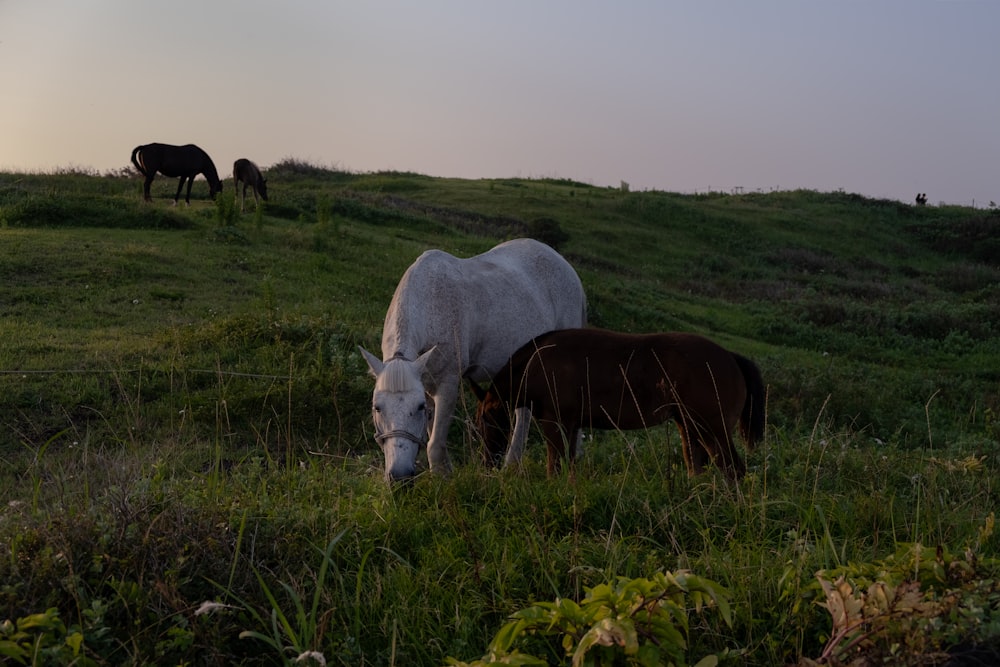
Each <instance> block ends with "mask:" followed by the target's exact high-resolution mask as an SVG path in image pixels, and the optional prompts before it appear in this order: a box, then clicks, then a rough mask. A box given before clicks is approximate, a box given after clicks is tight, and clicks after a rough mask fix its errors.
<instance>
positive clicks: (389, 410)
mask: <svg viewBox="0 0 1000 667" xmlns="http://www.w3.org/2000/svg"><path fill="white" fill-rule="evenodd" d="M358 349H360V350H361V354H362V355H363V356H364V358H365V361H367V362H368V369H369V370H370V371H371V374H372V375H373V376H374V377H375V391H374V392H372V421H373V422H374V423H375V441H376V442H378V444H379V446H380V447H381V448H382V452H383V453H384V454H385V478H386V480H387V481H389V482H394V481H399V480H404V479H409V478H410V477H413V475H414V473H415V471H416V467H417V454H418V453H419V452H420V446H421V445H423V444H424V443H425V442H426V441H427V429H428V410H427V397H426V395H425V392H424V375H425V373H426V372H427V362H428V360H429V359H430V356H431V354H432V353H433V352H434V349H433V348H431V349H430V350H428V351H427V352H424V353H423V354H422V355H420V356H419V357H417V359H416V360H415V361H409V360H407V359H404V358H402V357H393V358H392V359H389V360H388V361H385V362H383V361H381V360H379V358H378V357H376V356H375V355H373V354H372V353H370V352H368V351H367V350H365V349H364V348H358Z"/></svg>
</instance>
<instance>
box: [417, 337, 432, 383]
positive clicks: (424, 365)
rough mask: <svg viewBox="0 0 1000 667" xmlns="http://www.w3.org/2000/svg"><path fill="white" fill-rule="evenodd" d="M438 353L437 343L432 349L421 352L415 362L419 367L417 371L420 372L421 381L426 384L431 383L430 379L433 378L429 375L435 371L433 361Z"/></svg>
mask: <svg viewBox="0 0 1000 667" xmlns="http://www.w3.org/2000/svg"><path fill="white" fill-rule="evenodd" d="M436 355H437V345H435V346H434V347H432V348H431V349H429V350H427V351H426V352H424V353H423V354H421V355H420V356H419V357H417V360H416V361H414V362H413V364H414V366H416V368H417V372H418V373H419V374H420V381H421V382H423V383H424V384H430V383H429V382H428V380H429V379H433V378H429V377H428V376H429V375H432V374H433V372H434V371H433V369H434V363H433V362H434V357H435V356H436Z"/></svg>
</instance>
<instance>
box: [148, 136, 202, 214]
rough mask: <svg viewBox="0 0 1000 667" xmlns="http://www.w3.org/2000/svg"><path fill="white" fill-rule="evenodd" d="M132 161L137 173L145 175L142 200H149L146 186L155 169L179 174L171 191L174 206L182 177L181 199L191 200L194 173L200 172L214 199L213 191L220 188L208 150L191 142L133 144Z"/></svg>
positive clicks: (165, 173)
mask: <svg viewBox="0 0 1000 667" xmlns="http://www.w3.org/2000/svg"><path fill="white" fill-rule="evenodd" d="M132 164H134V165H135V168H136V169H138V170H139V173H140V174H142V175H143V176H145V177H146V182H145V183H143V185H142V193H143V196H144V198H145V200H146V201H152V200H153V199H152V197H150V196H149V186H150V185H151V184H152V183H153V178H154V177H155V176H156V172H160V173H161V174H163V175H164V176H179V177H180V181H179V182H178V183H177V194H175V195H174V206H176V205H177V200H178V199H180V196H181V188H183V187H184V181H187V183H188V187H187V196H186V197H185V198H184V201H185V202H187V203H188V204H190V203H191V186H192V185H193V184H194V177H195V176H197V175H198V174H203V175H204V176H205V179H206V180H207V181H208V193H209V195H210V196H211V197H212V199H215V195H216V194H218V193H220V192H222V181H221V180H220V179H219V172H218V171H216V170H215V164H214V163H213V162H212V158H210V157H208V153H206V152H205V151H203V150H201V149H200V148H198V147H197V146H195V145H194V144H187V145H186V146H171V145H170V144H146V145H145V146H136V147H135V148H134V149H133V150H132Z"/></svg>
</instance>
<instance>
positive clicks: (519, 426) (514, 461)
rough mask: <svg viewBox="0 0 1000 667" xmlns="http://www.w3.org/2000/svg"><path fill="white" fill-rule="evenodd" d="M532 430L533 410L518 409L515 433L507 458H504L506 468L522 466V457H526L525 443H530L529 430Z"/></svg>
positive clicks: (515, 418)
mask: <svg viewBox="0 0 1000 667" xmlns="http://www.w3.org/2000/svg"><path fill="white" fill-rule="evenodd" d="M530 428H531V410H530V409H528V408H517V409H516V410H514V432H513V433H511V436H510V445H509V446H508V447H507V456H506V458H504V462H503V464H504V466H505V467H509V466H515V465H520V463H521V457H522V456H524V443H526V442H527V441H528V430H529V429H530Z"/></svg>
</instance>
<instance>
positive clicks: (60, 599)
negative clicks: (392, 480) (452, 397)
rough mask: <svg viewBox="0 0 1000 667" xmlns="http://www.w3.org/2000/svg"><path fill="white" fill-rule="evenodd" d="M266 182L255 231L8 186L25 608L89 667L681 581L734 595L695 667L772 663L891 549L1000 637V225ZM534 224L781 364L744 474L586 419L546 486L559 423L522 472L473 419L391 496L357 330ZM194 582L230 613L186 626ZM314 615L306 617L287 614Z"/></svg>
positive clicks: (468, 635)
mask: <svg viewBox="0 0 1000 667" xmlns="http://www.w3.org/2000/svg"><path fill="white" fill-rule="evenodd" d="M267 177H268V184H269V190H270V191H271V198H272V201H271V202H269V203H268V204H266V205H265V206H264V207H263V209H262V210H261V211H258V212H257V213H247V214H245V215H242V216H241V215H240V214H239V212H238V209H236V208H234V205H233V202H232V184H231V183H228V182H227V184H226V190H225V191H224V193H223V195H224V196H223V197H221V198H220V200H219V201H218V202H216V203H213V202H210V201H207V200H205V199H199V200H197V201H195V202H194V203H193V204H192V206H191V207H190V208H185V207H178V208H171V207H170V206H169V200H170V199H171V197H172V194H173V191H174V189H175V187H176V185H175V183H174V182H173V179H165V178H162V177H161V178H159V179H158V180H157V181H156V182H155V183H154V187H153V191H154V197H155V198H156V200H155V201H154V203H153V204H144V203H142V201H141V182H140V181H139V180H136V179H134V178H128V177H124V176H122V175H108V176H98V175H93V174H78V173H72V172H67V173H58V174H9V173H8V174H0V276H2V280H3V285H4V287H3V289H2V290H0V313H2V318H0V334H2V335H0V500H2V501H3V506H4V508H5V509H3V510H2V513H0V542H2V543H4V546H5V547H8V548H9V551H10V553H11V557H10V559H9V560H8V561H6V562H3V563H0V617H2V618H10V619H13V620H16V619H17V618H20V617H24V616H25V615H27V614H30V613H36V612H43V611H45V610H46V609H48V608H54V609H57V610H58V613H59V617H60V619H61V621H62V622H64V624H65V626H66V628H64V630H65V632H64V633H63V634H65V635H67V636H69V635H71V634H72V632H73V629H74V627H75V628H76V629H78V630H80V631H81V632H82V633H83V635H84V636H85V637H86V641H85V647H86V648H85V649H84V650H83V653H85V654H86V655H87V656H88V657H89V658H91V659H94V660H96V661H97V662H98V664H100V663H102V662H106V663H109V664H112V663H113V664H121V663H123V662H128V661H133V662H135V663H137V664H138V663H148V662H159V663H161V664H163V663H165V662H169V663H170V664H173V663H180V662H184V661H188V662H189V663H199V664H200V663H206V664H209V663H216V662H231V661H235V660H240V661H244V662H246V663H248V664H253V663H262V664H272V663H278V664H280V663H281V662H282V661H283V660H288V659H292V658H294V657H295V655H297V654H298V653H300V652H301V651H302V650H305V649H306V648H309V649H314V650H317V651H321V652H323V653H324V654H325V656H326V659H327V661H328V662H329V663H331V664H333V663H336V664H345V665H348V664H350V665H357V664H370V665H381V664H400V665H402V664H443V662H444V661H445V658H446V657H448V656H452V657H455V658H459V659H466V660H468V659H473V658H477V657H479V656H480V655H482V654H483V653H484V651H485V649H486V646H487V644H488V643H489V641H490V639H491V638H492V637H493V634H494V633H495V632H496V631H497V630H498V629H499V628H500V626H501V625H502V624H503V622H504V619H505V618H507V616H508V615H509V614H510V613H512V612H513V611H516V610H517V609H520V608H522V607H524V606H525V605H528V604H531V603H533V602H535V601H537V600H544V599H554V598H559V597H572V598H575V599H577V600H580V599H582V597H583V595H584V591H585V589H587V588H589V587H592V586H595V585H597V584H600V583H603V582H606V581H612V580H614V577H616V576H626V577H646V576H650V575H651V574H652V573H654V572H657V571H664V570H675V569H684V568H687V569H691V570H693V571H695V572H697V573H698V574H701V575H704V576H706V577H709V578H711V579H713V580H715V581H718V582H720V583H722V584H723V585H724V586H726V587H727V588H728V590H729V593H730V595H731V598H732V603H733V608H734V620H733V623H732V626H731V627H728V626H726V625H725V624H722V622H721V621H719V620H718V619H711V618H705V619H701V618H700V617H699V618H698V619H696V620H695V621H693V626H692V628H693V629H692V632H691V636H690V637H689V641H688V643H689V649H688V654H689V655H690V660H691V662H692V663H694V662H697V660H698V658H699V657H700V656H702V655H709V654H717V655H723V654H724V651H727V650H728V651H732V652H735V654H740V652H742V654H740V655H739V656H738V657H734V658H733V660H734V661H737V662H742V663H745V664H760V665H773V664H782V663H789V662H794V661H796V660H798V659H800V658H804V657H806V656H813V657H816V656H818V655H819V654H820V653H821V651H822V650H823V646H824V643H825V642H827V640H828V639H829V638H830V635H831V625H830V616H829V614H828V613H827V612H826V611H825V610H823V609H822V608H821V607H819V606H818V605H816V604H815V602H816V600H817V599H822V598H823V595H822V589H821V588H820V587H819V584H818V583H817V581H816V580H815V578H814V574H815V572H816V571H817V570H820V569H824V570H826V571H828V572H830V573H834V572H837V571H838V570H837V568H847V567H849V566H850V564H855V569H854V570H851V571H850V572H847V574H851V575H852V576H854V577H855V579H856V580H857V581H858V582H860V581H867V579H866V577H868V578H872V577H873V576H874V575H871V573H870V572H868V571H867V570H864V569H863V568H862V567H861V566H860V565H857V564H859V563H861V564H868V565H871V567H872V568H874V569H876V570H877V568H878V567H882V571H894V570H892V567H895V566H896V565H893V566H890V565H887V564H886V563H888V562H890V561H891V562H892V563H894V564H897V565H898V567H899V568H901V570H903V571H905V570H906V568H907V567H910V566H912V568H916V570H919V567H920V564H921V562H923V561H920V559H919V558H917V557H915V558H917V560H916V561H914V562H913V563H908V564H898V563H897V561H896V560H892V559H895V558H897V554H898V553H899V552H901V551H902V552H905V553H911V552H912V553H914V554H919V553H921V552H920V551H919V550H915V549H914V548H912V545H915V544H922V545H927V546H930V547H934V548H937V547H940V549H941V552H937V553H938V555H937V556H933V555H932V556H931V557H930V560H934V559H935V558H938V559H939V560H940V559H941V558H944V557H943V556H940V554H941V553H947V554H950V553H956V554H963V553H974V554H976V556H977V559H976V561H975V563H974V564H972V565H969V564H968V563H966V567H967V569H968V568H971V569H972V570H973V571H974V573H975V576H974V577H971V578H970V581H972V580H974V581H976V582H978V584H977V585H981V586H984V587H985V588H984V589H983V590H980V589H976V593H975V594H976V595H980V594H982V595H983V596H987V597H988V595H993V596H994V597H992V598H989V599H990V600H992V602H991V603H984V604H982V605H980V607H979V610H980V612H982V613H981V614H980V617H977V618H976V621H977V622H978V623H979V625H975V624H974V623H972V622H971V621H969V622H965V621H963V622H962V623H952V624H951V625H950V626H949V627H953V628H958V630H955V631H954V632H953V633H952V634H949V635H947V636H944V635H945V633H943V632H941V633H938V634H937V635H934V634H932V636H933V637H935V639H941V641H940V642H939V643H940V644H941V645H943V646H946V647H947V646H953V645H961V646H967V645H969V644H970V642H971V643H975V642H980V641H986V642H987V643H988V640H990V639H992V640H993V641H995V640H996V637H997V636H998V635H1000V632H997V631H995V628H996V627H997V626H996V624H997V622H998V621H997V620H996V616H995V614H994V615H991V614H992V612H991V611H990V610H991V609H992V610H993V611H995V607H996V599H997V597H996V595H997V594H996V592H995V590H994V589H993V588H989V587H990V586H992V585H993V584H992V582H993V581H994V580H993V577H994V570H992V569H990V568H992V567H994V566H993V565H992V564H991V561H988V559H985V558H979V555H980V554H988V553H991V552H993V551H995V548H996V546H997V538H996V537H995V536H993V534H992V516H993V514H992V512H993V508H994V507H996V505H997V500H998V497H997V496H998V494H997V485H996V482H995V478H996V472H997V468H998V466H1000V459H998V454H1000V421H998V412H1000V336H998V334H1000V331H998V330H997V327H998V326H1000V325H998V324H997V323H998V322H1000V289H998V287H1000V264H998V260H997V258H998V257H1000V215H998V214H997V213H996V212H995V211H989V212H984V211H977V210H972V209H965V208H959V207H954V208H950V207H947V208H946V207H912V206H909V205H905V204H901V203H899V202H893V201H884V200H872V199H867V198H864V197H861V196H858V195H853V194H849V193H843V192H834V193H818V192H813V191H795V192H774V193H766V194H762V193H752V194H742V195H727V194H721V193H712V194H704V195H695V196H691V195H678V194H672V193H666V192H626V191H622V190H618V189H609V188H597V187H593V186H590V185H587V184H583V183H577V182H572V181H565V180H524V179H506V180H478V181H472V180H459V179H438V178H430V177H426V176H421V175H417V174H409V173H377V174H350V173H342V172H335V171H330V170H325V169H321V168H317V167H315V166H312V165H309V164H307V163H302V162H298V161H295V160H286V161H285V162H283V163H280V164H278V165H275V166H273V167H272V168H271V169H269V170H268V173H267ZM194 189H195V195H196V196H200V197H205V196H206V195H207V188H206V187H205V185H204V183H203V182H199V183H197V184H196V185H195V188H194ZM516 236H534V237H536V238H540V239H541V240H544V241H547V242H549V243H550V244H552V245H554V246H556V247H557V249H558V250H560V252H562V253H563V255H564V256H565V257H566V258H567V259H568V260H569V261H570V263H571V264H573V265H574V267H575V268H576V269H577V271H578V272H579V274H580V277H581V279H582V281H583V284H584V288H585V289H586V291H587V295H588V301H589V312H590V321H591V323H592V324H594V325H597V326H603V327H608V328H613V329H620V330H626V331H635V332H639V331H660V330H685V331H695V332H699V333H702V334H705V335H707V336H709V337H711V338H713V339H715V340H716V341H718V342H720V343H722V344H723V345H725V346H726V347H728V348H730V349H733V350H735V351H738V352H740V353H742V354H744V355H746V356H749V357H751V358H752V359H754V360H755V361H756V362H757V363H758V365H759V366H760V367H761V370H762V372H763V375H764V379H765V382H766V383H767V384H768V386H769V405H768V418H769V426H768V437H767V441H766V443H765V446H764V447H762V448H760V449H759V450H758V451H755V452H751V453H749V454H748V456H747V462H748V466H749V468H750V470H751V472H750V475H749V476H748V478H747V480H745V481H744V482H743V483H742V484H741V485H740V486H739V487H730V486H727V485H726V484H725V483H724V482H723V481H722V479H721V477H718V476H716V475H706V476H703V477H701V478H695V479H688V478H687V477H686V475H685V474H684V473H683V465H682V461H681V456H680V452H679V442H678V438H677V436H676V433H674V432H672V431H670V430H664V429H656V430H653V431H651V432H649V433H628V434H615V433H599V434H595V435H594V438H593V443H592V444H591V445H590V446H588V454H587V457H586V459H585V460H584V461H583V462H582V463H581V467H580V468H581V469H580V471H579V472H578V475H577V480H576V481H575V482H574V481H571V480H569V479H567V478H559V479H552V480H548V479H546V478H545V475H544V466H543V463H542V460H543V452H542V451H541V450H542V449H543V448H542V447H541V446H539V444H538V438H537V435H536V436H535V438H534V440H533V443H532V444H533V445H534V446H532V445H529V459H530V460H529V461H528V464H527V467H526V470H525V471H524V472H523V473H522V474H516V473H512V472H511V471H504V472H496V471H489V470H485V469H483V468H482V467H481V466H480V465H479V464H478V458H477V457H478V449H477V444H476V442H475V441H474V439H473V438H472V437H471V436H470V435H469V434H468V433H467V431H466V429H465V427H464V425H463V424H462V423H461V422H462V420H456V425H455V426H454V427H453V431H452V433H451V437H450V439H449V443H450V449H451V451H452V455H453V458H454V459H456V460H457V462H458V463H459V467H458V470H457V472H456V474H455V475H454V476H453V477H452V478H449V479H447V480H441V479H435V478H430V477H429V476H423V477H421V478H420V479H418V480H417V482H416V483H415V484H413V485H412V486H411V487H410V488H408V489H406V490H404V491H400V490H390V489H388V488H386V487H385V485H384V484H383V483H382V482H381V479H380V476H379V472H380V471H379V467H380V465H381V460H380V458H381V454H380V452H379V451H378V450H377V447H376V446H375V444H374V442H373V440H372V437H371V436H372V433H371V424H370V416H369V401H370V395H371V388H372V383H371V379H370V378H369V377H368V375H367V373H366V366H365V365H364V362H363V360H362V359H361V358H360V356H359V355H358V353H357V351H356V346H357V345H358V344H361V345H364V346H366V347H367V348H368V349H371V350H378V348H379V339H380V332H381V326H382V319H383V317H384V315H385V310H386V307H387V306H388V303H389V300H390V298H391V295H392V292H393V290H394V288H395V285H396V282H397V281H398V279H399V277H400V276H401V275H402V273H403V271H404V270H405V269H406V267H407V266H409V264H410V263H411V262H412V261H413V260H414V259H415V258H416V257H417V256H418V255H419V254H420V253H421V252H422V251H423V250H425V249H428V248H441V249H444V250H447V251H449V252H452V253H454V254H456V255H460V256H470V255H472V254H476V253H478V252H482V251H484V250H486V249H488V248H490V247H492V246H493V245H495V244H496V243H498V242H500V241H502V240H505V239H507V238H512V237H516ZM470 402H471V395H470V396H469V397H467V402H466V405H465V406H463V407H462V408H461V410H464V411H468V410H469V409H471V404H470ZM463 414H464V413H463ZM327 547H328V548H327ZM907 549H909V551H907ZM949 562H950V561H949ZM956 562H957V561H956ZM930 565H933V563H931V564H930ZM912 568H911V569H912ZM931 569H933V568H931ZM916 570H914V571H916ZM831 577H832V574H831ZM902 578H905V577H901V579H902ZM913 578H914V577H910V579H913ZM923 583H924V584H925V586H924V588H925V589H928V588H929V589H931V590H937V592H938V593H939V594H940V593H941V591H942V590H944V588H945V587H946V585H947V586H951V587H957V586H959V584H960V583H962V582H956V581H952V580H949V579H948V578H947V577H943V578H941V579H940V580H937V584H936V589H935V586H933V585H930V584H929V583H928V581H924V582H923ZM859 585H860V584H859ZM948 590H951V589H950V588H949V589H948ZM983 591H986V592H983ZM314 592H315V594H316V596H317V597H316V598H315V601H316V602H315V604H316V610H315V611H313V612H312V613H313V616H312V617H311V616H310V613H309V611H310V609H311V607H310V604H311V603H312V602H313V599H314V598H313V597H312V596H313V594H314ZM970 595H971V594H970ZM959 597H960V598H961V596H959ZM961 599H965V598H961ZM978 599H979V598H976V600H978ZM205 600H219V601H222V602H224V603H225V604H226V605H229V606H228V607H227V608H225V609H224V610H222V611H220V612H218V613H216V614H212V615H196V614H195V611H196V610H197V609H198V607H199V605H201V603H202V602H203V601H205ZM296 601H299V602H304V611H303V617H302V619H300V621H301V622H300V623H299V625H301V626H302V627H301V628H298V629H297V630H296V631H295V632H294V633H293V632H290V630H288V629H283V628H282V627H281V624H280V623H279V624H278V625H277V626H273V628H272V625H271V616H270V615H271V614H272V612H273V613H275V614H276V616H275V617H276V618H279V617H281V616H282V613H287V614H288V615H289V617H290V618H291V617H294V613H292V612H293V611H294V609H295V602H296ZM991 604H992V607H991V606H990V605H991ZM984 609H985V610H986V611H985V612H984V611H983V610H984ZM279 612H282V613H279ZM942 613H944V612H942ZM310 618H312V622H311V623H310V622H307V621H308V620H309V619H310ZM935 618H936V617H935ZM991 623H992V625H990V624H991ZM291 624H292V625H295V621H294V619H293V621H292V622H291ZM984 627H988V628H994V630H989V631H984V630H983V628H984ZM244 630H252V631H255V632H260V633H262V634H263V635H264V636H265V639H260V638H257V639H253V638H245V639H241V638H240V636H239V635H240V632H241V631H244ZM874 634H875V633H874V632H873V635H874ZM50 635H51V637H55V639H54V640H53V642H54V644H55V645H56V646H57V647H59V646H61V647H62V650H63V651H64V652H65V651H66V650H68V649H66V645H64V644H61V643H60V642H62V636H63V635H60V633H59V631H58V628H56V629H55V630H52V632H51V633H50ZM291 635H295V636H294V637H292V636H291ZM939 635H940V636H939ZM46 636H47V637H49V638H50V639H51V637H50V636H49V635H46ZM267 637H270V638H271V640H270V643H269V642H268V641H267V639H266V638H267ZM3 639H4V638H3V636H0V651H2V647H3V643H2V642H3ZM896 639H897V640H898V637H897V638H896ZM910 639H913V638H912V637H911V638H910ZM539 641H540V640H539ZM541 643H542V644H544V642H541ZM898 643H899V642H898V641H897V644H898ZM559 645H560V644H559V642H558V641H556V642H555V643H554V644H553V645H552V646H548V645H543V646H541V647H536V649H537V650H538V651H548V652H549V655H548V657H547V658H546V659H548V660H549V661H550V662H553V661H558V660H559V659H561V654H560V651H559V648H558V647H559ZM904 645H905V646H908V644H905V643H904ZM282 646H288V647H291V648H289V649H288V650H287V651H284V652H283V651H281V650H280V649H281V647H282ZM553 647H554V648H553ZM924 648H925V649H926V651H924V653H926V652H927V651H930V650H931V649H932V648H934V647H931V646H926V647H924ZM54 650H55V649H53V651H54ZM871 650H873V651H874V650H875V648H872V649H871ZM921 650H922V649H921ZM917 653H918V650H917V649H914V654H917ZM0 654H2V653H0ZM53 659H54V660H57V659H61V658H53ZM338 661H339V662H338ZM56 664H63V663H58V662H57V663H56ZM66 664H68V660H67V661H66Z"/></svg>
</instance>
